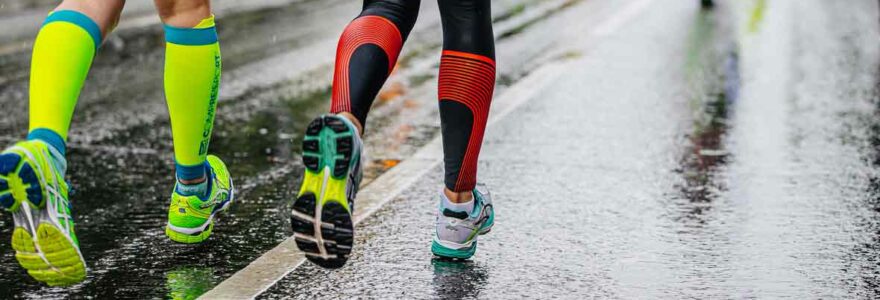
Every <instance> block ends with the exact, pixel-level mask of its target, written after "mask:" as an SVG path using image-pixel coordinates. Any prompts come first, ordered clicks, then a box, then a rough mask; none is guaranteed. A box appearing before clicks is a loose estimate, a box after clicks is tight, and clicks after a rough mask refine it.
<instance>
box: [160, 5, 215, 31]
mask: <svg viewBox="0 0 880 300" xmlns="http://www.w3.org/2000/svg"><path fill="white" fill-rule="evenodd" d="M156 10H157V11H158V12H159V18H160V19H162V23H165V24H168V25H171V26H174V27H181V28H190V27H195V26H196V25H198V24H199V22H201V21H202V20H204V19H206V18H208V17H210V16H211V5H210V2H209V1H208V0H159V1H156Z"/></svg>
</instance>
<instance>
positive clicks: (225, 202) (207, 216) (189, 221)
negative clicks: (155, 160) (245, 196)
mask: <svg viewBox="0 0 880 300" xmlns="http://www.w3.org/2000/svg"><path fill="white" fill-rule="evenodd" d="M208 166H209V167H208V197H207V198H205V199H202V198H200V197H198V196H183V195H181V194H180V193H178V191H177V187H176V186H175V188H174V192H173V193H172V194H171V206H170V207H169V208H168V225H167V226H166V227H165V234H166V235H168V237H169V238H171V240H172V241H175V242H179V243H186V244H194V243H200V242H202V241H204V240H206V239H207V238H208V237H209V236H211V230H213V229H214V216H215V215H217V213H219V212H221V211H224V210H226V209H227V208H229V205H230V204H232V201H233V200H234V199H235V188H234V187H233V185H232V178H231V177H230V176H229V171H227V170H226V164H224V163H223V161H221V160H220V159H219V158H217V157H216V156H213V155H208Z"/></svg>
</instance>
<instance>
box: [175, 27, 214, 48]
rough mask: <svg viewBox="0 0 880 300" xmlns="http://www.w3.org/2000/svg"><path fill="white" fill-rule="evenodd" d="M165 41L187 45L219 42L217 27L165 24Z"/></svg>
mask: <svg viewBox="0 0 880 300" xmlns="http://www.w3.org/2000/svg"><path fill="white" fill-rule="evenodd" d="M165 41H167V42H169V43H172V44H178V45H187V46H200V45H210V44H214V43H216V42H217V27H214V26H211V27H208V28H181V27H174V26H171V25H168V24H165Z"/></svg>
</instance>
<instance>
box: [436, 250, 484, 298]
mask: <svg viewBox="0 0 880 300" xmlns="http://www.w3.org/2000/svg"><path fill="white" fill-rule="evenodd" d="M431 264H432V265H434V280H433V281H432V284H433V287H434V293H435V295H436V296H437V298H439V299H463V298H477V296H479V294H480V291H481V290H482V287H483V286H485V285H486V281H487V280H488V279H489V272H488V271H487V270H486V269H485V268H483V267H482V266H479V265H477V264H475V263H474V262H473V261H470V260H450V259H445V258H437V257H435V258H433V259H431Z"/></svg>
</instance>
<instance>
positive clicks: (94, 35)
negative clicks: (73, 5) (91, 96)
mask: <svg viewBox="0 0 880 300" xmlns="http://www.w3.org/2000/svg"><path fill="white" fill-rule="evenodd" d="M100 45H101V29H100V28H99V27H98V25H97V24H95V22H94V21H92V19H90V18H89V17H88V16H86V15H84V14H82V13H80V12H76V11H72V10H59V11H55V12H52V13H51V14H49V17H47V18H46V21H45V22H44V23H43V27H42V28H41V29H40V32H39V33H38V34H37V39H36V41H34V50H33V56H32V58H31V78H30V126H29V130H28V131H29V133H28V139H29V140H32V139H39V140H42V141H45V142H46V143H48V144H49V145H51V146H53V147H54V148H56V150H58V151H59V152H61V153H62V154H63V153H64V152H65V141H66V140H67V131H68V129H69V128H70V119H71V118H72V117H73V109H74V107H75V106H76V100H77V98H78V97H79V92H80V89H82V86H83V83H84V82H85V80H86V75H88V73H89V67H90V66H91V65H92V59H93V58H94V57H95V53H96V52H97V50H98V46H100Z"/></svg>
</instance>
